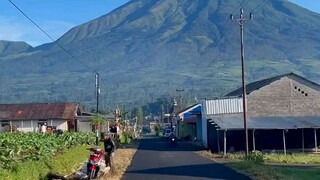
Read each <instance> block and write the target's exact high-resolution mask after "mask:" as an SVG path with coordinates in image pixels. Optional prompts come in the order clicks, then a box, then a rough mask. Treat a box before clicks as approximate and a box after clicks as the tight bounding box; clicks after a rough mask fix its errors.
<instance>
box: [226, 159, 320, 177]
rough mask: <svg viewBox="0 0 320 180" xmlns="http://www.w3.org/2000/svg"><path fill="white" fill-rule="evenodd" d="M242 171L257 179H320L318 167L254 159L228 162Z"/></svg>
mask: <svg viewBox="0 0 320 180" xmlns="http://www.w3.org/2000/svg"><path fill="white" fill-rule="evenodd" d="M227 166H230V167H232V168H233V169H236V170H238V171H240V172H243V173H245V174H249V175H250V176H252V177H255V178H257V179H290V180H300V179H319V178H320V171H319V169H316V168H298V167H279V166H272V165H265V164H257V163H254V162H252V161H240V162H233V163H229V164H227Z"/></svg>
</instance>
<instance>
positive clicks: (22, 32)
mask: <svg viewBox="0 0 320 180" xmlns="http://www.w3.org/2000/svg"><path fill="white" fill-rule="evenodd" d="M37 24H38V25H39V26H40V27H41V28H42V29H43V30H44V31H46V32H47V33H48V34H49V35H50V36H51V37H52V38H53V39H58V38H59V37H61V36H62V35H63V34H64V33H66V32H67V31H68V30H69V29H71V28H72V27H74V26H75V24H72V23H69V22H63V21H50V20H49V21H45V22H40V23H38V22H37ZM0 40H9V41H25V42H27V43H29V44H30V45H32V46H38V45H41V44H43V43H48V42H51V40H50V39H49V38H48V37H47V36H46V35H45V34H44V33H43V32H41V31H40V30H39V29H38V28H37V27H36V26H35V25H34V24H32V23H31V22H29V21H23V22H22V21H19V20H18V19H16V18H10V17H4V16H2V17H1V16H0Z"/></svg>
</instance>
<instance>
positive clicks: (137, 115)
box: [136, 107, 144, 125]
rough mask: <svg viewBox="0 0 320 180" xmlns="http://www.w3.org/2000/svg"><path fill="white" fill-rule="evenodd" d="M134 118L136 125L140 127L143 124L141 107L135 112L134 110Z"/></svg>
mask: <svg viewBox="0 0 320 180" xmlns="http://www.w3.org/2000/svg"><path fill="white" fill-rule="evenodd" d="M136 118H137V120H136V121H137V124H138V125H141V124H142V123H143V120H144V118H143V110H142V108H141V107H139V108H138V109H137V110H136Z"/></svg>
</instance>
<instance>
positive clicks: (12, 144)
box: [0, 133, 94, 171]
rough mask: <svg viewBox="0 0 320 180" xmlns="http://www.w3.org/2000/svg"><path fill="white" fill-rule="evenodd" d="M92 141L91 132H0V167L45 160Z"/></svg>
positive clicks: (9, 167)
mask: <svg viewBox="0 0 320 180" xmlns="http://www.w3.org/2000/svg"><path fill="white" fill-rule="evenodd" d="M87 142H94V135H93V134H91V133H63V134H62V135H55V134H40V133H1V134H0V169H6V170H13V171H14V170H16V167H17V164H18V163H21V162H26V161H46V160H48V159H50V158H52V157H53V156H56V155H58V154H61V153H63V152H64V151H66V150H67V149H70V148H73V147H76V146H79V145H84V144H86V143H87Z"/></svg>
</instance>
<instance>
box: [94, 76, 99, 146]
mask: <svg viewBox="0 0 320 180" xmlns="http://www.w3.org/2000/svg"><path fill="white" fill-rule="evenodd" d="M99 76H100V75H99V73H96V75H95V78H96V96H97V109H96V113H97V115H98V114H99V94H100V87H99ZM98 126H99V125H98V124H96V145H97V146H98V145H99V127H98Z"/></svg>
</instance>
